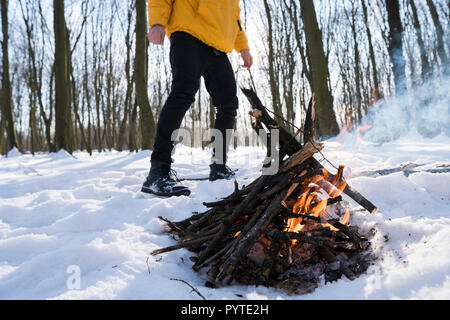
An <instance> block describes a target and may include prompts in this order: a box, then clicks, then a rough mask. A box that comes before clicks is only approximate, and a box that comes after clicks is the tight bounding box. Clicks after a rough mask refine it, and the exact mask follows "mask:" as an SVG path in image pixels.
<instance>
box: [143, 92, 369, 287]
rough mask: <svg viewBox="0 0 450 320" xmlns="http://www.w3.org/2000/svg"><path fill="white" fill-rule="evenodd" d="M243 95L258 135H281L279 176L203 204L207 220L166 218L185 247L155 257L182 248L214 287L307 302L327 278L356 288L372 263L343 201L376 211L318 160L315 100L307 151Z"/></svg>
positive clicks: (251, 95)
mask: <svg viewBox="0 0 450 320" xmlns="http://www.w3.org/2000/svg"><path fill="white" fill-rule="evenodd" d="M243 92H244V94H245V95H246V96H247V98H248V99H249V101H250V103H251V105H252V106H253V108H254V110H253V111H252V112H251V115H252V116H253V117H254V118H255V122H254V124H253V127H254V128H255V129H258V130H261V129H263V130H266V131H267V134H269V135H270V134H271V132H272V131H273V130H274V129H278V130H279V136H280V154H279V160H280V167H279V169H278V172H276V173H275V174H273V175H261V176H260V177H259V178H257V179H256V180H255V181H253V182H251V183H250V184H249V185H247V186H243V187H241V188H240V187H239V186H238V184H237V182H235V190H234V192H233V193H232V194H231V195H229V196H227V197H225V198H223V199H221V200H219V201H216V202H212V203H204V205H205V206H206V207H207V208H208V210H207V211H206V212H204V213H197V214H194V215H193V216H192V217H190V218H189V219H186V220H184V221H180V222H172V221H168V220H167V219H164V218H163V217H160V218H161V219H162V220H164V221H165V222H166V223H167V227H168V228H167V229H168V231H169V232H170V233H172V234H173V235H174V236H176V237H177V238H178V239H179V243H178V244H177V245H174V246H172V247H168V248H163V249H159V250H156V251H154V252H152V255H158V254H161V253H164V252H169V251H173V250H177V249H180V248H187V249H188V250H190V251H192V252H194V253H196V255H195V256H193V257H192V258H191V260H192V261H193V262H194V265H193V269H194V270H196V271H200V270H203V269H207V270H208V271H207V276H206V278H207V279H206V285H207V286H209V287H216V286H217V285H219V284H220V283H228V284H230V283H232V282H233V281H236V282H238V283H241V284H247V285H266V286H273V287H277V288H281V289H283V290H285V291H286V292H288V293H292V294H303V293H309V292H312V291H313V290H314V289H315V288H317V286H318V284H319V283H320V282H321V281H322V279H323V278H324V279H325V282H330V281H335V280H337V279H340V278H342V276H345V277H346V278H348V279H350V280H354V279H355V278H357V277H358V276H359V275H361V274H362V273H364V272H365V271H366V270H367V268H368V266H369V265H370V263H371V262H372V261H373V259H374V258H373V256H372V255H371V253H370V250H369V249H370V242H369V241H368V238H367V235H363V234H361V232H360V230H359V229H358V227H356V226H352V225H351V224H350V221H351V213H350V211H349V209H348V207H349V206H348V205H347V204H346V202H345V201H344V200H343V197H342V195H343V194H346V195H347V196H349V197H350V198H352V199H353V200H354V201H356V202H357V203H358V204H360V205H361V206H362V207H363V208H364V209H365V210H367V211H369V212H371V213H373V212H375V211H376V210H377V209H376V207H375V206H374V205H373V204H372V203H371V202H370V201H368V200H367V199H366V198H364V197H363V196H362V195H361V194H359V193H358V192H357V191H356V190H354V189H353V188H351V187H350V186H349V185H348V183H347V182H346V181H345V179H344V175H343V174H344V167H343V166H340V167H339V168H337V170H336V172H334V173H332V172H330V171H328V170H327V169H326V168H325V167H323V166H322V165H321V163H320V162H319V161H318V160H316V158H315V157H314V155H315V154H317V153H319V152H321V151H322V149H323V145H322V144H321V143H318V142H314V141H313V140H312V137H313V136H314V132H313V125H312V124H313V122H314V100H313V99H311V102H310V105H309V109H308V113H307V119H306V121H305V125H304V130H303V137H304V139H303V140H304V144H303V145H302V144H301V143H300V142H298V141H297V139H295V136H292V135H291V134H289V133H288V132H287V131H286V130H285V129H283V128H282V127H281V126H280V125H279V124H278V123H277V121H275V120H274V119H273V118H272V117H271V116H270V115H269V113H268V112H267V109H266V108H265V107H264V106H263V105H262V103H261V101H260V100H259V99H258V97H257V96H256V94H255V93H254V92H253V91H251V90H247V89H243ZM268 150H269V148H268ZM268 156H272V157H273V155H269V154H268Z"/></svg>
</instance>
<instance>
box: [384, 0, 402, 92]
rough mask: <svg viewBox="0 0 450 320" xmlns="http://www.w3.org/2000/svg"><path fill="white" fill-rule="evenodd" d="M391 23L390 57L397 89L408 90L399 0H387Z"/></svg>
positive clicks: (399, 90) (389, 21)
mask: <svg viewBox="0 0 450 320" xmlns="http://www.w3.org/2000/svg"><path fill="white" fill-rule="evenodd" d="M385 1H386V10H387V13H388V24H389V48H388V49H389V57H390V58H391V63H392V65H393V71H394V83H395V91H396V93H397V94H402V93H404V92H405V91H406V73H405V66H406V63H405V58H404V56H403V25H402V21H401V18H400V5H399V2H398V0H385Z"/></svg>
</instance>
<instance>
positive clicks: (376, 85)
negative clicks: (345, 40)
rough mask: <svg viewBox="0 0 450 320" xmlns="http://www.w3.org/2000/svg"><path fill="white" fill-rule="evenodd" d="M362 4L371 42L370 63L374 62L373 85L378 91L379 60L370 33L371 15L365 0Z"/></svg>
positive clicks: (368, 38) (368, 40)
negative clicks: (368, 12)
mask: <svg viewBox="0 0 450 320" xmlns="http://www.w3.org/2000/svg"><path fill="white" fill-rule="evenodd" d="M361 6H362V10H363V15H364V24H365V27H366V34H367V42H368V44H369V55H370V63H371V64H372V76H373V85H374V88H373V89H374V91H377V90H378V89H380V83H379V81H378V70H377V62H376V59H375V50H374V49H373V42H372V34H371V33H370V27H369V17H368V15H367V6H366V1H365V0H361Z"/></svg>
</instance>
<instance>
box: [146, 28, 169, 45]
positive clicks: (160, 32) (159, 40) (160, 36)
mask: <svg viewBox="0 0 450 320" xmlns="http://www.w3.org/2000/svg"><path fill="white" fill-rule="evenodd" d="M147 37H148V41H149V42H150V43H153V44H157V45H163V44H164V38H165V37H166V30H165V29H164V27H163V26H162V25H160V24H157V25H154V26H153V27H152V28H151V29H150V32H149V33H148V35H147Z"/></svg>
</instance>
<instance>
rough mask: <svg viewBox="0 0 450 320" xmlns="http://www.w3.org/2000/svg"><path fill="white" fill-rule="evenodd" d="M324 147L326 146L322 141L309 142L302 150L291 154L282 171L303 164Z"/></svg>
mask: <svg viewBox="0 0 450 320" xmlns="http://www.w3.org/2000/svg"><path fill="white" fill-rule="evenodd" d="M323 147H324V146H323V144H322V143H314V142H308V143H307V144H305V145H304V146H303V148H302V149H301V150H300V151H298V152H297V153H295V154H294V155H292V156H290V157H289V159H288V160H286V162H285V163H284V165H283V167H282V168H281V169H280V172H287V171H289V170H290V169H292V168H294V167H296V166H298V165H300V164H302V163H303V162H305V161H306V160H308V159H309V158H311V157H312V156H313V155H315V154H316V153H317V152H319V151H321V150H322V149H323Z"/></svg>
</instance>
